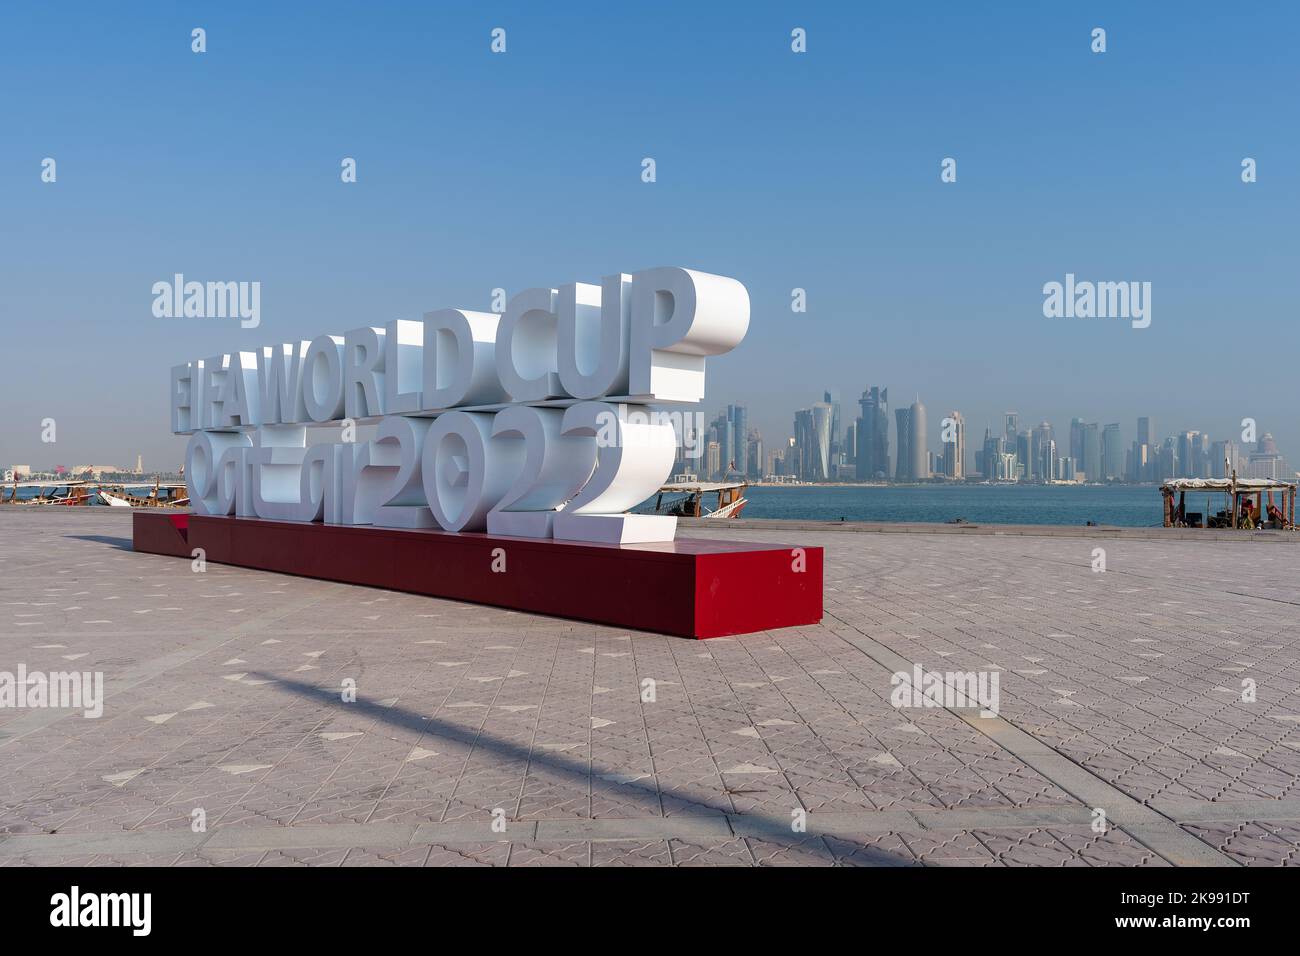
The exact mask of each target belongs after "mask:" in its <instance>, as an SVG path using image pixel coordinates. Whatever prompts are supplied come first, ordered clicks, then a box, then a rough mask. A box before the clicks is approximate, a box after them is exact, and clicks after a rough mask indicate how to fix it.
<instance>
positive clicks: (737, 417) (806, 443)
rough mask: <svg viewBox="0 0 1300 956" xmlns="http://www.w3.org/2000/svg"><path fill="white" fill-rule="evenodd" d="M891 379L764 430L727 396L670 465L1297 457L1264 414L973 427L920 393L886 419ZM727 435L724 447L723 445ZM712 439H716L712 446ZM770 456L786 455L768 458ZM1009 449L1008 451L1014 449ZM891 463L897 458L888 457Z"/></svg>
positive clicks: (815, 467) (1032, 477)
mask: <svg viewBox="0 0 1300 956" xmlns="http://www.w3.org/2000/svg"><path fill="white" fill-rule="evenodd" d="M888 396H889V388H888V386H880V385H877V384H873V385H868V386H866V387H865V388H864V389H863V391H862V394H861V397H860V398H859V399H858V400H857V402H856V403H855V404H856V405H858V407H859V409H860V411H859V414H858V415H857V416H855V417H851V418H845V417H844V416H843V413H842V405H843V403H842V402H841V401H840V400H839V399H838V398H837V397H836V396H835V394H834V392H832V391H830V390H826V391H823V393H822V400H821V401H819V402H813V403H810V404H809V405H808V406H807V407H805V408H802V409H797V410H796V411H795V412H794V413H793V427H792V428H790V429H787V430H785V431H782V430H780V429H778V430H777V431H776V433H775V434H771V433H767V434H765V433H764V431H763V429H762V428H761V427H758V426H749V425H748V424H747V423H748V421H749V418H748V406H747V403H731V404H729V405H727V406H726V409H725V410H724V411H723V412H722V413H720V414H719V415H718V416H716V417H715V418H714V419H713V420H712V421H711V422H710V423H709V425H708V426H707V427H706V429H705V431H704V434H703V435H702V436H701V441H700V445H699V455H698V457H697V456H693V455H691V454H690V453H689V452H688V451H687V450H685V449H683V450H682V451H681V452H680V453H679V456H678V466H677V468H676V469H675V470H676V471H679V472H680V471H688V472H689V471H692V470H695V471H698V472H699V473H701V474H702V475H703V476H707V477H727V476H729V475H738V476H742V477H746V478H750V479H761V478H768V477H778V478H779V477H787V478H788V477H794V478H798V479H800V480H804V481H848V482H863V481H917V480H922V481H924V480H930V479H934V478H939V479H945V480H958V479H965V480H977V481H978V480H1022V481H1043V480H1050V481H1066V482H1069V481H1075V480H1080V481H1088V482H1094V481H1103V482H1106V481H1122V482H1139V483H1158V482H1160V481H1163V480H1165V479H1168V478H1178V477H1189V478H1216V477H1229V476H1230V475H1231V473H1232V471H1233V470H1234V469H1236V471H1237V473H1238V476H1239V477H1243V478H1244V477H1254V478H1274V479H1278V480H1286V481H1293V480H1295V478H1296V477H1297V475H1300V473H1298V472H1295V471H1293V470H1291V469H1292V466H1291V464H1290V463H1289V461H1288V460H1287V458H1286V456H1285V455H1284V454H1283V453H1282V451H1281V448H1280V445H1279V443H1278V442H1277V440H1276V438H1275V437H1274V435H1273V434H1272V433H1271V432H1270V431H1268V430H1266V429H1263V428H1261V427H1260V425H1259V423H1257V422H1254V421H1251V420H1245V421H1243V422H1241V423H1240V424H1241V426H1242V428H1241V430H1240V432H1239V433H1235V434H1229V435H1227V436H1226V437H1224V436H1222V435H1215V434H1213V433H1211V432H1210V431H1209V430H1208V429H1201V428H1181V427H1177V428H1175V429H1173V430H1171V431H1167V432H1166V431H1162V430H1161V429H1160V428H1159V427H1157V424H1156V423H1155V420H1154V419H1153V416H1151V415H1136V416H1129V420H1130V421H1131V422H1132V423H1133V424H1132V430H1131V432H1128V433H1127V434H1128V435H1130V436H1131V437H1128V438H1126V429H1125V427H1124V424H1123V422H1107V421H1104V420H1101V419H1099V420H1096V421H1088V420H1087V416H1078V415H1073V416H1071V417H1070V420H1069V424H1068V425H1065V426H1063V427H1058V426H1057V424H1056V423H1055V422H1053V421H1051V420H1049V419H1047V418H1043V419H1041V420H1039V421H1037V423H1036V424H1032V425H1028V424H1027V423H1028V422H1030V421H1032V420H1033V418H1034V416H1026V417H1023V418H1022V416H1021V414H1020V413H1019V412H1018V411H1014V410H1011V411H1005V412H1003V413H1002V415H1001V418H1002V421H1001V423H1000V427H998V428H995V427H994V426H993V425H992V424H989V425H987V426H985V428H984V429H982V430H981V431H982V437H981V432H976V433H975V440H974V441H972V439H971V433H970V423H969V421H968V417H967V416H966V415H965V414H964V413H963V412H961V411H960V410H959V409H956V408H953V409H951V410H950V411H948V412H946V413H944V414H943V415H942V416H940V418H939V419H938V421H937V423H935V427H932V425H931V422H930V416H929V412H928V409H926V407H925V405H924V403H923V402H922V401H921V397H920V395H919V394H918V395H917V396H916V400H915V401H913V402H912V403H911V404H909V405H906V406H904V407H901V408H897V409H894V410H893V411H894V415H893V416H892V417H893V418H894V423H893V426H892V428H891V427H890V422H889V418H890V417H891V416H890V415H889V411H890V409H889V406H888ZM724 444H725V447H726V448H727V449H728V452H727V454H726V455H723V454H722V453H721V448H722V446H723V445H724ZM714 446H717V447H714ZM775 459H780V460H781V464H778V465H776V466H775V467H774V465H773V462H774V460H775ZM1007 459H1010V460H1009V461H1008V460H1007ZM891 462H892V463H893V467H892V469H891V468H890V467H889V465H890V463H891Z"/></svg>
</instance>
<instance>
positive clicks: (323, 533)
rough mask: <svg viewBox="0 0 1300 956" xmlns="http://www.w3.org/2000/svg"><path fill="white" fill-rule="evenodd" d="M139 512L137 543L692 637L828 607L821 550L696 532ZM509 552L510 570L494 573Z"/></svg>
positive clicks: (805, 620) (796, 619) (803, 617)
mask: <svg viewBox="0 0 1300 956" xmlns="http://www.w3.org/2000/svg"><path fill="white" fill-rule="evenodd" d="M133 517H134V529H133V531H134V547H135V550H136V551H144V552H148V553H151V554H166V555H174V556H176V557H185V558H189V557H191V555H192V554H193V551H194V549H195V548H202V549H203V551H204V558H205V559H206V560H207V561H214V562H217V563H218V564H234V565H239V566H240V567H245V568H257V569H259V570H262V571H275V572H278V573H281V574H296V575H301V576H303V577H309V578H320V579H323V580H326V581H340V582H343V583H346V584H362V585H368V586H371V587H380V588H389V589H392V590H396V591H410V592H412V593H415V594H427V595H430V596H432V597H441V598H452V599H454V600H458V601H472V602H474V603H478V604H491V605H495V606H497V607H507V608H510V609H512V610H516V611H532V612H535V613H538V614H551V615H555V616H557V617H567V618H576V619H578V620H582V621H591V622H594V623H597V624H612V625H615V626H617V627H627V628H633V629H636V630H643V631H659V632H661V633H666V634H678V635H681V636H683V637H697V638H703V637H723V636H725V635H730V634H749V633H752V632H754V631H765V630H770V629H771V628H776V627H791V626H793V625H797V624H816V623H817V622H818V621H820V620H821V617H822V549H821V548H799V549H795V548H790V547H786V546H783V545H774V544H747V543H746V544H741V543H739V542H734V541H706V540H700V539H689V538H688V539H683V540H679V541H673V542H670V543H666V544H625V545H617V544H586V543H580V542H574V541H556V540H538V539H534V538H508V537H501V536H494V535H486V534H465V533H460V534H452V533H449V532H446V531H407V530H396V529H387V528H375V527H373V526H369V525H362V526H343V525H323V524H297V523H294V522H285V521H261V520H257V519H253V518H217V517H208V516H201V515H170V514H166V513H164V512H149V511H137V512H136V513H135V515H134V516H133ZM498 549H500V550H499V551H498ZM796 552H798V553H796ZM502 561H504V571H500V570H497V571H494V570H493V566H494V564H495V566H496V567H497V568H500V567H501V566H502Z"/></svg>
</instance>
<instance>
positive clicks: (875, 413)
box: [857, 385, 889, 481]
mask: <svg viewBox="0 0 1300 956" xmlns="http://www.w3.org/2000/svg"><path fill="white" fill-rule="evenodd" d="M858 405H859V407H861V409H862V415H861V416H860V417H859V418H858V431H857V452H858V457H857V476H858V480H859V481H864V480H869V479H873V478H888V477H889V389H887V388H879V387H877V386H874V385H872V386H870V387H869V388H867V390H866V391H864V392H863V393H862V398H860V399H859V400H858Z"/></svg>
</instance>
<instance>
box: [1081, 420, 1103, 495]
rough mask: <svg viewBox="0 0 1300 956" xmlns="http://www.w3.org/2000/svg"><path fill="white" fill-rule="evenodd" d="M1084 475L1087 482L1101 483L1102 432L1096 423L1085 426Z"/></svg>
mask: <svg viewBox="0 0 1300 956" xmlns="http://www.w3.org/2000/svg"><path fill="white" fill-rule="evenodd" d="M1082 470H1083V474H1084V478H1085V479H1086V480H1087V481H1101V480H1102V472H1101V432H1099V431H1098V430H1097V423H1096V422H1088V423H1087V424H1085V425H1083V468H1082Z"/></svg>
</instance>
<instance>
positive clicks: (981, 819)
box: [0, 508, 1300, 866]
mask: <svg viewBox="0 0 1300 956" xmlns="http://www.w3.org/2000/svg"><path fill="white" fill-rule="evenodd" d="M742 525H743V526H741V527H735V528H727V529H714V528H702V527H700V526H698V525H695V526H691V527H684V528H683V534H687V535H708V536H713V537H723V538H734V539H738V540H752V541H775V542H780V543H788V544H790V545H792V546H793V545H799V544H808V545H821V546H824V547H825V548H826V593H825V601H826V615H825V618H824V620H823V622H822V623H821V624H820V625H818V626H812V627H801V628H792V629H787V630H781V631H775V632H771V633H765V634H753V635H747V636H743V637H738V638H734V639H721V640H711V641H700V642H696V641H689V640H684V639H681V638H674V637H664V636H660V635H655V634H646V633H637V632H629V631H626V630H619V629H614V628H607V627H599V626H594V625H588V624H582V623H576V622H572V621H564V620H557V619H552V618H543V617H538V616H533V615H527V614H519V613H512V612H508V611H504V610H500V609H495V608H485V607H476V606H471V605H465V604H459V603H456V602H450V601H441V600H436V599H430V598H423V597H415V596H410V595H403V594H398V593H393V592H387V591H382V590H372V589H365V588H357V587H351V586H346V585H340V584H331V583H323V582H316V581H310V580H304V579H297V578H290V577H283V576H277V575H270V574H266V573H262V572H255V571H248V570H243V569H238V568H229V567H221V566H218V565H214V564H209V565H207V567H206V570H204V571H202V572H201V573H199V572H196V571H194V570H192V567H191V564H190V562H188V561H183V560H178V559H174V558H164V557H157V556H150V555H137V554H135V553H134V552H132V551H131V550H130V535H131V522H130V515H129V514H122V513H119V512H117V511H115V510H113V509H107V508H87V509H40V510H37V509H28V508H6V509H0V671H7V672H15V671H16V670H17V668H18V667H19V665H23V666H24V667H25V668H26V670H27V671H28V672H33V671H40V672H54V671H66V670H78V671H102V672H103V674H104V676H105V690H106V700H105V702H104V711H103V716H102V717H100V718H99V719H87V718H85V717H83V716H82V715H81V713H80V712H79V711H77V712H69V711H67V710H49V709H14V708H6V709H0V764H2V765H3V766H4V767H5V771H6V772H5V773H4V774H3V776H2V777H0V865H28V864H45V865H48V864H58V863H67V864H70V863H78V864H83V863H84V864H105V865H118V864H121V865H131V864H159V865H212V864H237V865H255V864H256V865H286V864H315V865H331V866H335V865H345V866H351V865H372V864H409V865H422V864H424V865H509V866H529V865H581V866H586V865H624V864H636V865H678V866H684V865H714V864H716V865H740V866H752V865H764V864H797V865H869V866H877V865H878V866H912V865H940V866H952V865H972V866H999V865H1044V866H1061V865H1073V866H1108V865H1123V866H1169V865H1188V866H1204V865H1210V866H1214V865H1236V864H1245V865H1265V866H1270V865H1279V864H1288V863H1289V864H1294V863H1296V862H1300V788H1298V787H1297V781H1298V780H1300V693H1298V691H1300V598H1297V595H1296V591H1295V586H1296V583H1297V582H1298V581H1300V575H1298V574H1297V572H1298V571H1300V548H1297V547H1295V546H1294V544H1296V543H1300V542H1293V541H1291V540H1289V539H1288V538H1287V537H1286V536H1279V537H1280V538H1281V540H1277V539H1273V540H1272V541H1271V543H1273V544H1275V545H1276V546H1273V547H1261V546H1259V545H1258V544H1257V543H1256V542H1255V541H1247V540H1244V539H1243V540H1239V541H1235V542H1234V541H1230V540H1215V539H1214V538H1212V537H1201V538H1200V540H1193V539H1192V536H1189V535H1177V534H1172V535H1164V536H1162V535H1161V534H1160V533H1159V532H1155V531H1152V532H1146V533H1132V534H1128V535H1125V534H1120V535H1112V534H1110V533H1109V532H1103V531H1097V532H1095V533H1088V532H1084V533H1082V534H1081V533H1080V532H1081V529H1069V530H1068V532H1063V533H1054V532H1052V531H1051V529H1043V528H1037V529H1033V532H1034V533H1032V534H993V533H970V532H959V533H953V529H951V528H945V527H943V526H939V527H933V528H931V529H930V531H929V532H927V531H924V530H918V529H912V532H913V533H889V534H884V533H851V532H852V530H853V529H852V528H846V527H843V526H840V527H828V526H821V525H816V524H813V523H800V524H799V525H798V526H790V525H785V524H772V525H763V524H760V523H759V522H754V521H751V522H743V523H742ZM1260 540H1263V539H1260ZM1097 548H1102V549H1104V552H1105V553H1104V560H1105V566H1106V570H1105V571H1104V572H1101V571H1096V570H1094V566H1096V563H1097V554H1096V551H1095V549H1097ZM914 664H920V665H921V666H922V667H924V668H926V669H930V670H942V671H986V672H987V671H996V672H997V673H998V675H999V678H1000V681H999V690H1000V700H999V704H998V716H997V717H994V718H985V717H980V716H978V715H977V714H976V713H974V712H972V711H970V710H967V709H964V708H958V707H953V708H944V707H933V708H925V707H913V708H902V709H899V708H896V707H894V706H893V705H892V704H891V692H892V691H893V689H894V688H893V687H892V686H891V680H890V678H891V675H892V674H893V673H894V672H895V671H901V670H906V671H910V670H911V669H912V667H913V665H914ZM647 681H650V682H653V683H652V684H650V683H647ZM350 682H354V684H355V689H356V699H355V701H354V702H349V701H346V700H345V699H344V698H345V697H346V696H347V695H346V690H347V688H348V687H349V686H350ZM1247 687H1250V688H1253V695H1252V694H1250V693H1245V694H1243V690H1245V689H1246V688H1247ZM1243 697H1251V698H1253V699H1252V700H1251V701H1250V702H1247V701H1246V700H1244V699H1243ZM1099 812H1100V813H1099Z"/></svg>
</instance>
